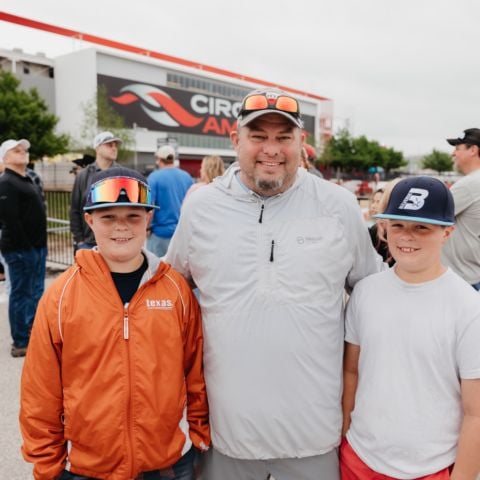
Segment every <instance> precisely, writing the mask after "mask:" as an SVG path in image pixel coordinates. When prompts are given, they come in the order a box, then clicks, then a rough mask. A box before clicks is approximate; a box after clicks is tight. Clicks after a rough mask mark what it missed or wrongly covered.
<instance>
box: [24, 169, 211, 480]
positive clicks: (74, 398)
mask: <svg viewBox="0 0 480 480" xmlns="http://www.w3.org/2000/svg"><path fill="white" fill-rule="evenodd" d="M152 208H153V205H152V203H151V197H150V190H149V187H148V185H147V183H146V180H145V178H144V177H143V176H142V175H140V174H139V173H137V172H135V171H133V170H129V169H125V168H111V169H109V170H104V171H101V172H98V173H97V174H96V175H95V177H94V181H93V184H92V187H91V190H90V193H89V196H88V198H87V202H86V205H85V207H84V210H85V212H86V213H85V219H86V222H87V224H88V225H89V227H90V228H91V229H92V231H93V232H94V234H95V239H96V242H97V245H98V246H97V248H96V249H94V250H80V251H78V252H77V255H76V263H75V264H74V265H73V266H72V267H71V268H69V269H68V270H67V271H66V272H64V273H63V274H62V275H61V276H60V277H59V278H58V279H57V280H56V281H55V282H54V283H53V285H52V286H51V287H50V288H49V289H48V291H47V292H46V293H45V295H44V296H43V298H42V299H41V301H40V303H39V307H38V310H37V314H36V318H35V322H34V326H33V330H32V336H31V340H30V343H29V346H28V352H27V357H26V361H25V366H24V370H23V374H22V385H21V412H20V424H21V430H22V435H23V439H24V443H23V447H22V453H23V455H24V458H25V459H26V460H27V461H29V462H32V463H33V464H34V477H35V479H36V480H47V479H48V480H51V479H62V480H64V479H107V478H108V479H111V480H127V479H135V478H144V479H147V478H148V479H162V480H163V479H166V478H168V479H170V480H171V479H177V480H180V479H181V480H193V479H194V478H195V475H194V468H193V460H194V457H195V448H197V449H200V450H206V449H207V448H208V445H209V443H210V431H209V425H208V404H207V398H206V390H205V383H204V378H203V367H202V347H203V336H202V328H201V316H200V311H199V307H198V304H197V302H196V299H195V297H194V295H193V294H192V292H191V289H190V288H189V286H188V285H187V283H186V281H185V280H184V279H183V277H182V276H181V275H180V274H179V273H177V272H176V271H174V270H173V269H172V268H171V267H170V265H168V264H166V263H163V262H161V261H160V260H159V259H158V258H157V257H156V256H154V255H152V254H151V253H149V252H147V251H145V250H143V248H142V246H143V245H144V243H145V238H146V231H147V226H148V223H149V221H150V219H151V216H152Z"/></svg>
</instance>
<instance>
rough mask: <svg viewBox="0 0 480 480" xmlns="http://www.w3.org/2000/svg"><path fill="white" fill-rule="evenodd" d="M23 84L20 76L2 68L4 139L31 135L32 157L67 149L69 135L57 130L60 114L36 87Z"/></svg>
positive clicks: (0, 88)
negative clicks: (23, 88)
mask: <svg viewBox="0 0 480 480" xmlns="http://www.w3.org/2000/svg"><path fill="white" fill-rule="evenodd" d="M19 86H20V80H18V78H17V77H15V76H14V75H12V74H11V73H9V72H4V71H1V70H0V141H1V142H3V141H4V140H7V139H9V138H15V139H20V138H26V139H28V141H29V142H30V143H31V147H30V157H31V158H32V159H38V158H42V157H43V156H44V155H48V156H53V155H56V154H58V153H65V152H66V151H67V148H68V143H69V137H68V136H67V135H56V134H55V131H54V130H55V126H56V125H57V123H58V118H57V117H56V116H55V115H53V114H52V113H50V112H49V111H48V108H47V105H46V104H45V101H44V100H43V99H42V98H41V97H40V96H39V94H38V92H37V90H36V89H31V90H29V91H25V90H21V89H20V88H19Z"/></svg>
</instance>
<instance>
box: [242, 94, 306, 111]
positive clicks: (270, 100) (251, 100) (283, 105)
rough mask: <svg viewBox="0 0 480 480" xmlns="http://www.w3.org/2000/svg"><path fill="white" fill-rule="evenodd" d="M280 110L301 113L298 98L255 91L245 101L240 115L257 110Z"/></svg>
mask: <svg viewBox="0 0 480 480" xmlns="http://www.w3.org/2000/svg"><path fill="white" fill-rule="evenodd" d="M267 109H272V110H280V111H281V112H287V113H291V114H292V115H300V107H299V105H298V102H297V100H295V98H293V97H289V96H287V95H278V96H277V95H271V94H267V93H255V94H252V95H250V96H248V97H247V98H245V100H244V101H243V104H242V108H241V110H240V115H241V114H243V113H248V112H254V111H257V110H267Z"/></svg>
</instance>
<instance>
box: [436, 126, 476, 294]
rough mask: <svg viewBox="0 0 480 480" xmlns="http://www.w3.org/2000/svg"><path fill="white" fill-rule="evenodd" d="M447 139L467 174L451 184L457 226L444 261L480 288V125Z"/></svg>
mask: <svg viewBox="0 0 480 480" xmlns="http://www.w3.org/2000/svg"><path fill="white" fill-rule="evenodd" d="M447 142H448V143H449V144H450V145H453V146H454V147H455V150H454V151H453V153H452V157H453V159H454V161H455V166H456V168H457V170H458V171H459V172H461V173H463V174H464V175H465V177H463V178H461V179H460V180H458V181H457V182H455V183H454V185H453V186H452V188H451V192H452V195H453V198H454V200H455V221H456V229H455V231H454V232H453V235H452V238H451V239H450V241H449V242H448V243H447V244H446V245H445V247H444V249H443V259H444V261H445V263H446V264H447V265H448V266H450V267H451V268H452V269H453V270H454V271H455V272H457V273H458V274H459V275H460V276H461V277H462V278H464V279H465V280H466V281H467V282H468V283H470V284H471V285H472V286H473V287H474V288H475V289H476V290H480V129H479V128H469V129H467V130H465V131H464V134H463V135H462V136H461V137H458V138H449V139H447Z"/></svg>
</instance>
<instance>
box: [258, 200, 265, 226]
mask: <svg viewBox="0 0 480 480" xmlns="http://www.w3.org/2000/svg"><path fill="white" fill-rule="evenodd" d="M264 210H265V202H262V206H261V207H260V217H258V223H262V221H263V211H264Z"/></svg>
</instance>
